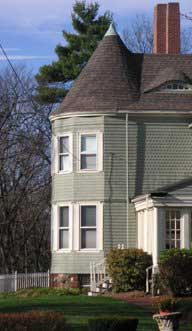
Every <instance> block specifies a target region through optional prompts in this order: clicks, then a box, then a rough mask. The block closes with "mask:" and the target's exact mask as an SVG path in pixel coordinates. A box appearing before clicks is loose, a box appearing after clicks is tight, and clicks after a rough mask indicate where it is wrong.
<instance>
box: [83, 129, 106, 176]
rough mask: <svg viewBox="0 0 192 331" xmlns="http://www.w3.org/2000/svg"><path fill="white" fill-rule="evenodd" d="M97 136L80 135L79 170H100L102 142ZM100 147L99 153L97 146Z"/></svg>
mask: <svg viewBox="0 0 192 331" xmlns="http://www.w3.org/2000/svg"><path fill="white" fill-rule="evenodd" d="M99 139H100V135H98V134H96V133H95V134H92V133H91V134H80V170H81V171H98V170H101V169H100V168H101V166H102V164H101V162H102V155H101V153H102V145H101V143H102V141H101V139H100V141H99ZM99 145H100V150H101V151H100V152H99V153H98V151H99V148H98V146H99Z"/></svg>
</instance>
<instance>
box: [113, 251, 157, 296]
mask: <svg viewBox="0 0 192 331" xmlns="http://www.w3.org/2000/svg"><path fill="white" fill-rule="evenodd" d="M107 265H108V272H109V275H110V276H111V278H112V281H113V291H115V292H127V291H132V290H145V281H146V268H147V267H149V266H151V265H152V257H151V255H149V254H147V253H145V252H143V250H142V249H136V248H134V249H131V248H130V249H113V250H111V251H110V252H109V254H108V255H107Z"/></svg>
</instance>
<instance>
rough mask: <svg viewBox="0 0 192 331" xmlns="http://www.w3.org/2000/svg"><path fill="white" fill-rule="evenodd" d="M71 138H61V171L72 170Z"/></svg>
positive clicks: (67, 136)
mask: <svg viewBox="0 0 192 331" xmlns="http://www.w3.org/2000/svg"><path fill="white" fill-rule="evenodd" d="M70 150H71V137H70V136H69V135H66V136H62V137H59V171H61V172H67V171H70V170H71V163H72V162H71V155H72V153H71V152H70Z"/></svg>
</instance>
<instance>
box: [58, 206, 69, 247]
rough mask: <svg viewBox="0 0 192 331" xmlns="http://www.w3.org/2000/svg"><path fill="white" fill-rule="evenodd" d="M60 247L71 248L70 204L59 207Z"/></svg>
mask: <svg viewBox="0 0 192 331" xmlns="http://www.w3.org/2000/svg"><path fill="white" fill-rule="evenodd" d="M59 249H69V206H63V207H59Z"/></svg>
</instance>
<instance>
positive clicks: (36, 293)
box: [9, 287, 81, 298]
mask: <svg viewBox="0 0 192 331" xmlns="http://www.w3.org/2000/svg"><path fill="white" fill-rule="evenodd" d="M79 294H81V290H80V289H79V288H51V287H50V288H29V289H22V290H18V291H17V292H15V293H13V294H9V295H14V296H18V297H20V298H34V297H41V296H47V295H54V296H65V295H79Z"/></svg>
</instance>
